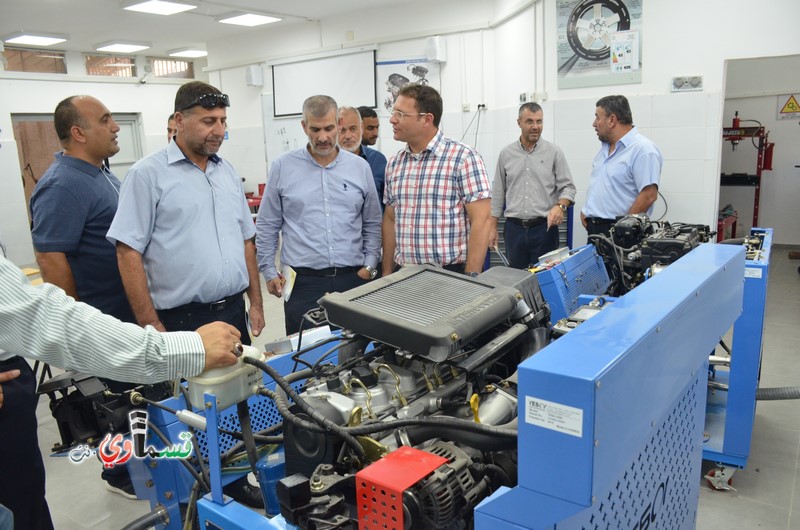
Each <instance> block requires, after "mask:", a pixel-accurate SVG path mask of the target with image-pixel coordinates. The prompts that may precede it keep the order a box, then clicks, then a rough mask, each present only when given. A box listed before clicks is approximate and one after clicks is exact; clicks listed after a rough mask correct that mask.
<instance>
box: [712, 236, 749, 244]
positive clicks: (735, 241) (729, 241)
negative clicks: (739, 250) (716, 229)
mask: <svg viewBox="0 0 800 530" xmlns="http://www.w3.org/2000/svg"><path fill="white" fill-rule="evenodd" d="M717 244H718V245H744V238H743V237H736V238H734V239H723V240H722V241H717Z"/></svg>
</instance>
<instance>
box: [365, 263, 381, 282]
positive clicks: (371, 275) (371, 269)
mask: <svg viewBox="0 0 800 530" xmlns="http://www.w3.org/2000/svg"><path fill="white" fill-rule="evenodd" d="M364 268H365V269H367V272H368V273H369V279H370V280H374V279H375V276H377V275H378V269H376V268H374V267H370V266H369V265H364Z"/></svg>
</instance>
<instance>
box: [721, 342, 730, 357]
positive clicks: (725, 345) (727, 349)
mask: <svg viewBox="0 0 800 530" xmlns="http://www.w3.org/2000/svg"><path fill="white" fill-rule="evenodd" d="M719 345H720V346H722V349H723V350H725V351H726V352H728V355H731V349H730V348H728V345H727V344H725V341H724V340H722V339H719Z"/></svg>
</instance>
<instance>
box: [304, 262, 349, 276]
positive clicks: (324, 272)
mask: <svg viewBox="0 0 800 530" xmlns="http://www.w3.org/2000/svg"><path fill="white" fill-rule="evenodd" d="M363 268H364V266H363V265H353V266H352V267H328V268H325V269H309V268H308V267H293V269H294V272H296V273H297V274H301V275H304V276H339V275H341V274H346V273H348V272H358V271H359V270H360V269H363Z"/></svg>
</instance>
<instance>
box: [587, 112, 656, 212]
mask: <svg viewBox="0 0 800 530" xmlns="http://www.w3.org/2000/svg"><path fill="white" fill-rule="evenodd" d="M609 147H610V145H609V144H608V143H606V142H603V143H602V146H601V147H600V152H598V153H597V155H596V156H595V157H594V160H593V161H592V179H591V181H589V190H588V191H587V193H586V204H585V205H584V207H583V210H582V212H583V214H584V215H585V216H586V217H600V218H602V219H614V218H616V217H619V216H622V215H625V214H626V213H628V210H629V209H630V208H631V206H633V203H634V201H636V197H638V196H639V192H641V191H642V189H643V188H644V187H645V186H649V185H650V184H656V185H658V181H659V178H660V176H661V167H662V166H663V165H664V158H663V157H662V156H661V151H659V150H658V147H656V144H654V143H653V142H651V141H650V140H648V139H647V138H645V137H644V136H642V135H641V134H639V130H638V129H637V128H636V127H634V128H633V129H631V130H630V131H628V134H626V135H625V136H623V137H622V138H620V139H619V140H617V144H616V147H615V149H614V152H613V153H612V154H611V156H609V155H608V149H609ZM652 213H653V207H652V206H651V207H650V209H649V210H648V211H647V215H651V214H652Z"/></svg>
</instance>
